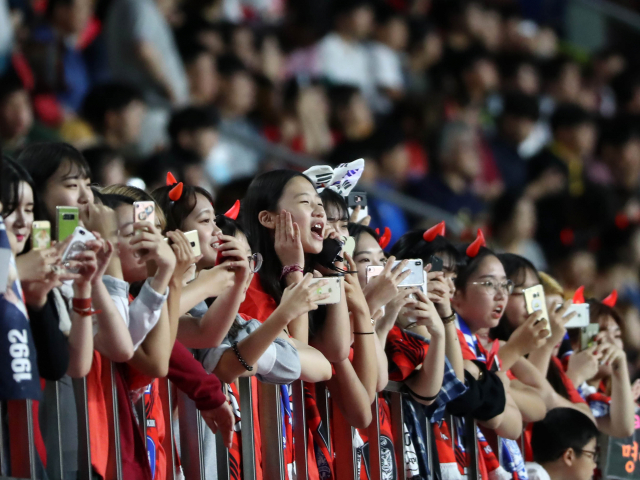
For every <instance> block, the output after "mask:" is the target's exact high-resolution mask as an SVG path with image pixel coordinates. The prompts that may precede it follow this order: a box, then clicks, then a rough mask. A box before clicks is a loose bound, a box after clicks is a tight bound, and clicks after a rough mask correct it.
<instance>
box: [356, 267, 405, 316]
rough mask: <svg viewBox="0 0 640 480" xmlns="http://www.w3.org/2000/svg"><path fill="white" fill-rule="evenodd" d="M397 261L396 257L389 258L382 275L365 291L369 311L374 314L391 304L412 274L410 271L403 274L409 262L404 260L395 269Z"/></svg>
mask: <svg viewBox="0 0 640 480" xmlns="http://www.w3.org/2000/svg"><path fill="white" fill-rule="evenodd" d="M395 260H396V258H395V257H394V256H391V257H389V259H388V260H387V264H386V265H385V266H384V269H383V270H382V273H380V275H378V276H377V277H374V278H372V279H371V281H370V282H369V283H367V285H366V286H365V287H364V289H363V290H364V295H365V297H366V298H367V303H368V304H369V310H371V311H372V312H375V311H376V310H378V309H379V308H380V307H383V306H385V305H386V304H387V303H389V302H390V301H391V300H392V299H393V297H395V296H396V295H397V294H398V285H399V284H400V283H401V282H402V281H403V280H404V279H405V278H407V277H408V276H409V275H410V274H411V271H410V270H408V269H407V271H405V272H403V270H404V269H405V267H406V266H407V264H408V262H409V260H403V261H402V262H401V263H400V264H399V265H398V266H397V267H396V268H393V262H395Z"/></svg>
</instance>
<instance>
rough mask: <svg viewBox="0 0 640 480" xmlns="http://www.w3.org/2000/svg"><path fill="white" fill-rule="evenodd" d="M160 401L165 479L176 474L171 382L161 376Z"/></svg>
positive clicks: (168, 479) (170, 478) (169, 479)
mask: <svg viewBox="0 0 640 480" xmlns="http://www.w3.org/2000/svg"><path fill="white" fill-rule="evenodd" d="M158 388H159V393H160V401H161V402H162V411H163V413H164V415H163V417H164V426H165V427H164V428H165V435H164V441H163V442H162V448H163V449H164V454H165V457H166V459H167V473H166V478H167V480H174V478H175V474H176V455H175V454H176V449H175V444H174V436H173V399H172V398H171V382H169V380H168V379H166V378H161V379H160V381H159V382H158Z"/></svg>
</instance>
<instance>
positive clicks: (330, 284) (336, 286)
mask: <svg viewBox="0 0 640 480" xmlns="http://www.w3.org/2000/svg"><path fill="white" fill-rule="evenodd" d="M321 280H325V281H327V284H326V285H323V286H321V287H318V293H321V294H322V293H328V294H329V298H325V299H324V300H320V301H319V302H318V305H333V304H335V303H339V302H340V298H341V297H342V295H341V294H340V292H341V291H342V289H341V288H340V282H341V281H342V278H341V277H319V278H314V279H313V280H311V282H310V284H311V285H315V284H316V283H318V282H319V281H321Z"/></svg>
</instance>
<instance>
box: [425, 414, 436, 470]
mask: <svg viewBox="0 0 640 480" xmlns="http://www.w3.org/2000/svg"><path fill="white" fill-rule="evenodd" d="M424 427H425V428H424V432H425V446H426V447H427V455H428V457H427V465H428V467H429V473H428V474H427V478H428V479H433V478H436V476H435V474H434V471H433V468H434V463H433V452H434V451H435V449H434V448H433V447H434V445H433V441H434V440H433V426H432V425H431V422H430V421H429V417H427V419H426V421H425V426H424Z"/></svg>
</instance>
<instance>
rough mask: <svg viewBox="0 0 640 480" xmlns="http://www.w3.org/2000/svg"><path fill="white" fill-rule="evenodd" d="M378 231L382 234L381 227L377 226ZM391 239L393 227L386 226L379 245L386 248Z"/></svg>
mask: <svg viewBox="0 0 640 480" xmlns="http://www.w3.org/2000/svg"><path fill="white" fill-rule="evenodd" d="M376 233H377V234H378V235H380V229H379V228H376ZM390 241H391V229H390V228H389V227H384V233H383V234H382V236H381V237H380V238H379V239H378V245H380V248H382V249H383V250H384V249H385V248H387V245H389V242H390Z"/></svg>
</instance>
